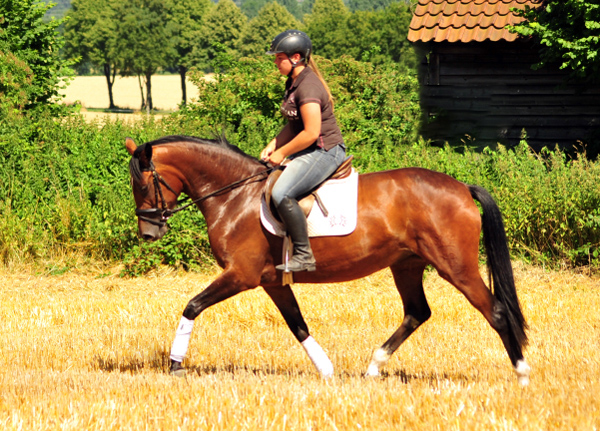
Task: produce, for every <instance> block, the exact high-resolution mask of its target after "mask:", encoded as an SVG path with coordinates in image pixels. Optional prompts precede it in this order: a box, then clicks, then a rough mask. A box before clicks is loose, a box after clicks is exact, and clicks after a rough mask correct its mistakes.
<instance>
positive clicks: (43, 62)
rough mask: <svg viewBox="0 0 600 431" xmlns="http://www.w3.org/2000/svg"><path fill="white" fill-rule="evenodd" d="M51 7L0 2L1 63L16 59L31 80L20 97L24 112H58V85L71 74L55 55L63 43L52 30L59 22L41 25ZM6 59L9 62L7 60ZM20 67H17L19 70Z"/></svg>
mask: <svg viewBox="0 0 600 431" xmlns="http://www.w3.org/2000/svg"><path fill="white" fill-rule="evenodd" d="M51 6H52V5H51V4H45V3H37V2H35V1H34V0H0V49H1V50H2V52H3V53H4V55H5V57H4V59H3V61H5V62H6V61H9V62H10V61H14V59H15V58H16V59H18V60H20V61H21V62H23V63H24V65H26V67H27V68H29V69H30V70H31V75H30V78H31V80H30V81H29V79H28V80H27V81H28V82H27V89H24V91H25V92H26V97H25V99H23V98H21V100H25V101H26V103H25V106H24V109H28V110H30V109H34V108H40V107H48V106H51V107H54V108H57V109H58V108H59V107H58V105H56V104H54V102H55V101H56V100H57V99H58V98H59V93H58V92H59V89H60V88H61V82H63V80H64V79H65V77H67V80H68V77H69V76H71V75H72V73H71V72H70V70H69V66H70V62H67V61H65V60H63V59H62V58H61V57H60V55H59V51H60V49H61V48H62V46H63V44H64V41H63V39H62V38H61V37H60V36H59V34H58V32H57V30H56V29H57V28H58V26H59V25H60V24H61V23H62V20H51V21H49V22H45V21H44V19H43V18H44V14H45V13H46V11H47V10H48V9H49V8H50V7H51ZM8 53H12V56H11V55H9V54H8ZM9 57H10V58H12V60H8V58H9ZM24 65H23V64H21V65H20V66H18V67H19V68H20V69H21V70H23V67H24ZM5 67H11V66H3V68H5ZM28 73H29V72H28ZM21 84H24V82H23V81H21Z"/></svg>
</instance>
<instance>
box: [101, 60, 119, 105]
mask: <svg viewBox="0 0 600 431" xmlns="http://www.w3.org/2000/svg"><path fill="white" fill-rule="evenodd" d="M116 75H117V69H116V68H114V69H113V70H112V76H111V67H110V63H104V76H105V77H106V85H108V103H109V106H108V109H115V108H116V106H115V100H114V98H113V85H114V83H115V76H116Z"/></svg>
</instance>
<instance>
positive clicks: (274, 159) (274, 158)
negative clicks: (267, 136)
mask: <svg viewBox="0 0 600 431" xmlns="http://www.w3.org/2000/svg"><path fill="white" fill-rule="evenodd" d="M284 159H285V156H284V155H283V154H281V152H280V151H273V152H272V153H271V155H270V156H269V157H268V161H269V163H271V164H272V165H273V166H279V165H281V163H283V160H284Z"/></svg>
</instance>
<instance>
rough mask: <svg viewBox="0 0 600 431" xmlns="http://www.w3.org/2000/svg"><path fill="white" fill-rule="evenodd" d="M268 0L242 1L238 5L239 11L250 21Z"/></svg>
mask: <svg viewBox="0 0 600 431" xmlns="http://www.w3.org/2000/svg"><path fill="white" fill-rule="evenodd" d="M267 1H268V0H243V1H242V2H241V4H240V9H241V10H242V12H244V15H246V16H247V17H248V19H252V18H254V17H256V16H257V15H258V12H259V11H260V10H261V9H262V8H263V7H264V6H265V5H266V4H267Z"/></svg>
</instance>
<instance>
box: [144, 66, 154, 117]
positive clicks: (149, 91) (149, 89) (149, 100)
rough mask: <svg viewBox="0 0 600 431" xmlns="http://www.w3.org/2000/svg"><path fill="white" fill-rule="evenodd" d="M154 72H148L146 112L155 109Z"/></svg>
mask: <svg viewBox="0 0 600 431" xmlns="http://www.w3.org/2000/svg"><path fill="white" fill-rule="evenodd" d="M151 79H152V73H150V72H146V112H147V113H150V111H152V110H153V109H154V106H153V105H152V81H151Z"/></svg>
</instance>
